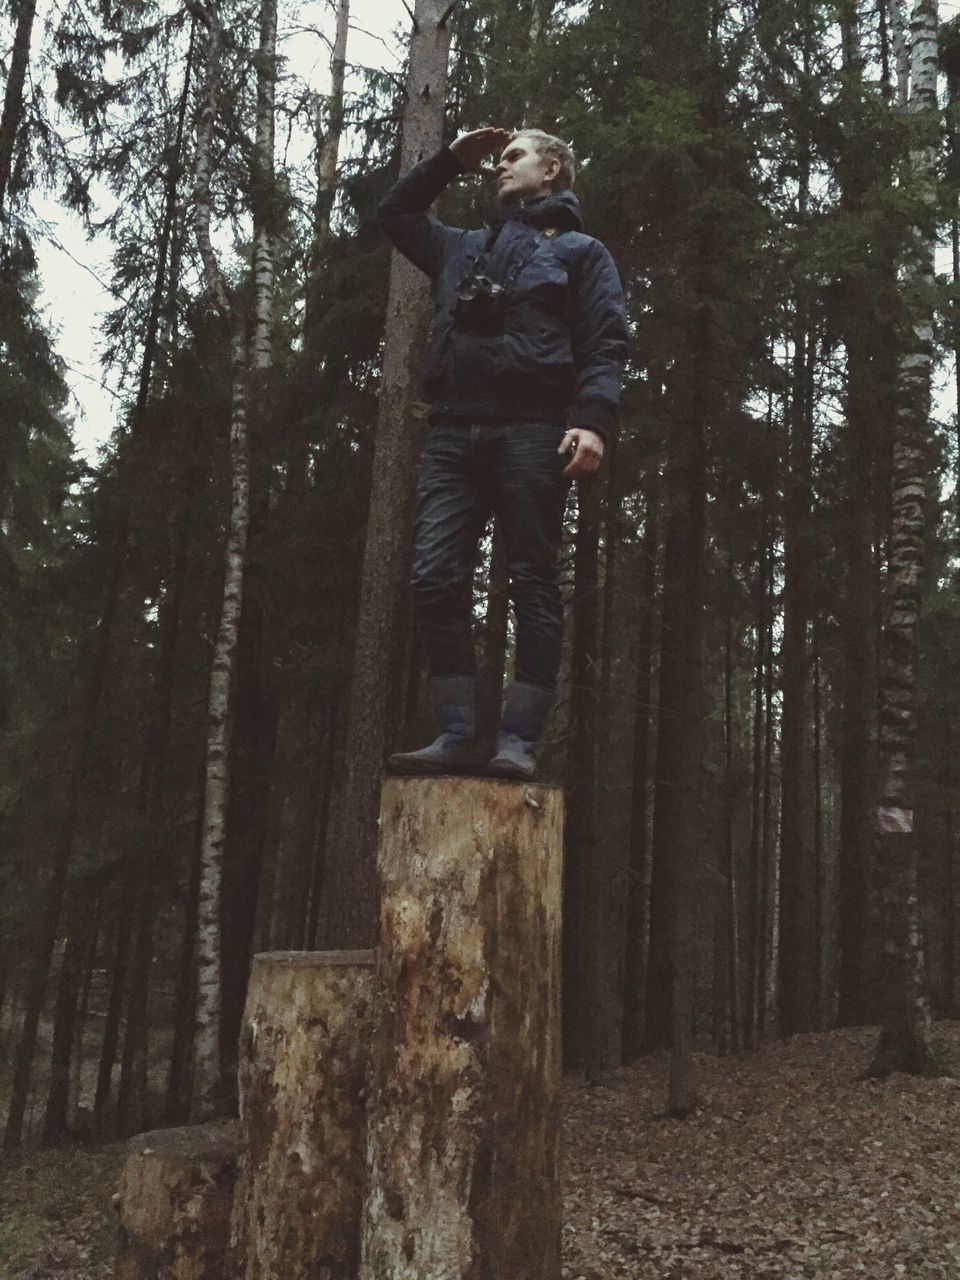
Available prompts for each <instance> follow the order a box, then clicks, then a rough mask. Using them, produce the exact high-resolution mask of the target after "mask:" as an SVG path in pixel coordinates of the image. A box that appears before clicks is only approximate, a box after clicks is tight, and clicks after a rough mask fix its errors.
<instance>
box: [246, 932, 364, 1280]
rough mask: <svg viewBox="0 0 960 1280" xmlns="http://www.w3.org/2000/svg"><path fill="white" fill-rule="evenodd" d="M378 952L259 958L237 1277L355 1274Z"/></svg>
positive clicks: (347, 1279) (249, 1013) (249, 1016)
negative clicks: (376, 954) (365, 1105)
mask: <svg viewBox="0 0 960 1280" xmlns="http://www.w3.org/2000/svg"><path fill="white" fill-rule="evenodd" d="M373 963H374V954H373V952H372V951H332V952H330V951H321V952H316V951H314V952H303V951H300V952H298V951H282V952H271V953H268V954H265V955H259V956H256V957H255V959H254V962H253V969H252V972H251V975H250V990H249V994H248V996H247V1005H246V1009H245V1011H244V1025H243V1033H242V1038H241V1047H240V1119H241V1133H242V1154H241V1156H240V1164H239V1169H238V1173H237V1185H236V1192H235V1195H234V1209H233V1219H232V1229H231V1245H230V1252H231V1260H232V1267H231V1269H230V1276H231V1280H234V1278H235V1280H245V1278H248V1280H256V1278H257V1277H261V1276H264V1277H267V1276H269V1277H278V1280H279V1277H282V1278H283V1280H321V1278H323V1280H327V1278H329V1280H355V1278H356V1275H357V1271H358V1267H359V1263H360V1213H361V1210H362V1207H363V1187H364V1181H365V1166H364V1153H365V1149H366V1118H365V1114H364V1093H365V1088H364V1086H365V1082H366V1076H367V1067H368V1063H369V1056H370V1038H371V1034H372V1024H371V1011H372V1003H373Z"/></svg>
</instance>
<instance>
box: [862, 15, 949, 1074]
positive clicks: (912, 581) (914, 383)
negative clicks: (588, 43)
mask: <svg viewBox="0 0 960 1280" xmlns="http://www.w3.org/2000/svg"><path fill="white" fill-rule="evenodd" d="M910 30H911V36H912V41H911V51H910V53H911V63H910V69H911V89H910V109H911V111H912V112H914V113H915V114H916V115H918V116H919V117H920V118H921V120H923V119H924V118H927V119H930V120H932V119H933V118H934V117H935V115H936V112H937V5H936V0H915V3H914V6H913V13H912V16H911V23H910ZM911 161H912V164H911V168H912V174H911V176H912V179H913V181H914V183H916V184H917V186H918V187H919V188H920V191H921V193H922V195H923V197H924V199H925V203H926V205H927V207H928V208H929V209H931V210H932V208H933V206H934V204H935V201H936V154H935V151H934V147H933V145H930V146H924V147H918V148H917V149H916V150H915V151H914V152H913V153H912V156H911ZM933 257H934V237H933V233H932V232H929V231H926V230H924V229H921V228H920V227H917V228H916V230H915V233H914V235H913V237H912V238H911V242H910V244H909V246H908V256H907V263H906V271H905V281H904V282H905V290H906V296H907V300H908V302H909V305H910V307H911V313H912V320H913V327H912V333H911V334H910V335H909V340H908V346H907V350H906V351H905V353H904V355H903V357H902V359H901V362H900V383H899V388H898V397H897V414H896V422H895V427H894V443H893V476H892V485H893V493H892V528H891V536H890V553H889V565H888V571H887V582H886V593H885V595H886V599H885V606H886V607H885V615H886V616H885V619H884V628H883V639H882V657H881V666H880V673H881V675H880V805H879V808H878V811H877V828H878V840H877V878H878V888H879V896H880V912H881V931H882V937H883V964H882V981H883V1004H884V1011H883V1021H882V1025H881V1032H880V1040H879V1043H878V1045H877V1049H876V1053H875V1055H874V1058H873V1062H872V1063H871V1065H870V1068H869V1071H870V1074H871V1075H875V1076H887V1075H889V1074H890V1073H891V1072H893V1071H906V1072H911V1073H914V1074H919V1073H928V1072H932V1071H934V1070H935V1069H936V1064H935V1058H934V1054H933V1051H932V1048H931V1043H930V1013H929V1009H928V1006H927V1000H926V992H925V972H924V961H923V950H922V947H921V943H920V921H919V909H918V903H917V848H916V837H915V835H914V812H913V805H914V799H913V796H914V786H915V782H914V778H913V770H914V755H915V740H916V726H917V690H916V680H915V672H914V660H915V655H916V648H917V627H918V622H919V616H920V599H921V589H922V585H923V574H924V567H925V566H924V536H925V532H926V503H927V486H928V483H929V479H928V463H927V454H928V433H929V422H928V419H929V413H930V379H931V372H932V365H933V347H934V338H933V315H932V301H931V297H932V289H933V279H934V275H933V271H934V264H933Z"/></svg>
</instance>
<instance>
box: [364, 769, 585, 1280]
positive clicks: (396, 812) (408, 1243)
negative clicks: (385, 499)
mask: <svg viewBox="0 0 960 1280" xmlns="http://www.w3.org/2000/svg"><path fill="white" fill-rule="evenodd" d="M562 827H563V799H562V793H561V792H560V791H559V789H557V788H554V787H547V786H541V785H536V784H529V785H525V784H515V783H509V782H498V781H492V780H482V779H476V778H454V777H448V778H430V779H423V778H388V779H386V780H385V783H384V787H383V793H382V800H381V816H380V864H379V865H380V876H381V893H382V898H381V916H380V949H379V952H378V969H377V981H378V994H377V1000H378V1007H377V1022H376V1031H375V1042H374V1049H373V1055H372V1079H371V1087H370V1111H369V1121H368V1123H369V1129H368V1132H369V1144H368V1146H369V1178H370V1185H369V1189H368V1195H367V1201H366V1205H365V1209H364V1221H363V1258H362V1262H361V1269H360V1275H361V1278H362V1280H559V1276H560V1185H559V1176H558V1163H557V1141H558V1119H559V1084H560V910H561V881H562V847H563V832H562Z"/></svg>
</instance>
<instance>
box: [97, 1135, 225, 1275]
mask: <svg viewBox="0 0 960 1280" xmlns="http://www.w3.org/2000/svg"><path fill="white" fill-rule="evenodd" d="M239 1154H240V1125H239V1123H238V1122H237V1121H236V1120H221V1121H216V1122H214V1123H212V1124H203V1125H196V1126H194V1127H191V1128H182V1129H157V1130H154V1131H152V1132H149V1133H140V1134H138V1135H137V1136H136V1137H135V1138H133V1139H131V1141H130V1143H129V1146H128V1155H127V1160H126V1164H125V1165H124V1168H123V1173H122V1175H121V1180H120V1197H119V1204H118V1210H119V1214H120V1241H119V1248H118V1251H117V1263H116V1270H115V1272H114V1275H115V1277H116V1280H228V1277H229V1273H228V1272H227V1271H226V1270H225V1256H226V1251H227V1245H228V1242H229V1238H230V1209H231V1205H232V1202H233V1188H234V1180H235V1177H236V1169H237V1157H238V1156H239Z"/></svg>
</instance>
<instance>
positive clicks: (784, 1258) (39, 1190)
mask: <svg viewBox="0 0 960 1280" xmlns="http://www.w3.org/2000/svg"><path fill="white" fill-rule="evenodd" d="M937 1038H938V1040H939V1042H940V1044H941V1045H942V1047H943V1050H944V1052H945V1058H946V1060H947V1061H949V1062H951V1063H952V1064H953V1065H954V1066H955V1067H957V1068H960V1023H957V1022H953V1023H940V1024H938V1026H937ZM874 1040H875V1032H873V1031H870V1030H857V1031H842V1032H830V1033H825V1034H822V1035H807V1036H796V1037H794V1038H793V1039H791V1040H790V1041H787V1042H784V1043H781V1044H771V1045H767V1046H765V1047H764V1048H763V1049H762V1050H760V1052H759V1053H757V1054H753V1055H750V1056H749V1057H746V1058H743V1059H739V1060H738V1059H734V1058H724V1059H717V1058H713V1057H707V1056H702V1057H698V1059H697V1078H698V1092H699V1095H700V1098H701V1100H702V1106H701V1107H700V1108H699V1109H698V1110H697V1111H696V1112H694V1113H693V1114H692V1115H691V1116H689V1117H688V1118H687V1119H685V1120H670V1119H666V1118H664V1116H663V1106H664V1096H665V1087H666V1062H665V1060H664V1059H649V1058H648V1059H644V1060H643V1061H641V1062H639V1063H637V1064H636V1065H635V1066H632V1067H629V1068H625V1069H623V1070H621V1071H616V1072H612V1073H611V1074H610V1075H609V1076H607V1077H606V1078H605V1079H604V1081H603V1083H602V1084H599V1085H596V1086H594V1087H590V1086H588V1085H586V1084H584V1083H583V1081H581V1080H577V1079H570V1080H568V1081H567V1082H566V1083H565V1085H564V1134H563V1140H564V1152H565V1155H564V1196H565V1218H564V1227H563V1232H564V1235H563V1240H564V1266H563V1275H564V1278H565V1280H626V1278H629V1280H654V1278H656V1280H728V1278H729V1280H774V1278H778V1280H780V1278H782V1280H834V1278H837V1280H852V1278H853V1277H860V1276H865V1277H868V1278H869V1280H898V1278H899V1277H903V1278H904V1280H960V1080H956V1079H951V1078H944V1079H934V1080H918V1079H913V1078H908V1077H904V1076H896V1077H894V1078H893V1079H891V1080H889V1081H887V1082H886V1083H884V1084H879V1083H877V1082H874V1081H863V1080H860V1079H858V1074H859V1072H860V1071H862V1069H863V1067H864V1066H865V1065H866V1064H867V1063H868V1061H869V1059H870V1053H871V1049H872V1045H873V1043H874ZM122 1157H123V1147H122V1146H118V1145H115V1146H111V1147H107V1148H104V1149H102V1150H81V1149H65V1150H57V1151H42V1152H33V1153H31V1154H29V1155H26V1156H24V1157H21V1158H19V1159H16V1160H13V1159H11V1158H9V1157H6V1158H3V1159H0V1280H108V1277H110V1276H112V1262H111V1259H112V1253H113V1242H114V1232H115V1221H114V1211H113V1208H112V1206H111V1196H112V1194H113V1192H114V1191H115V1189H116V1183H117V1177H118V1174H119V1169H120V1163H121V1160H122Z"/></svg>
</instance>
